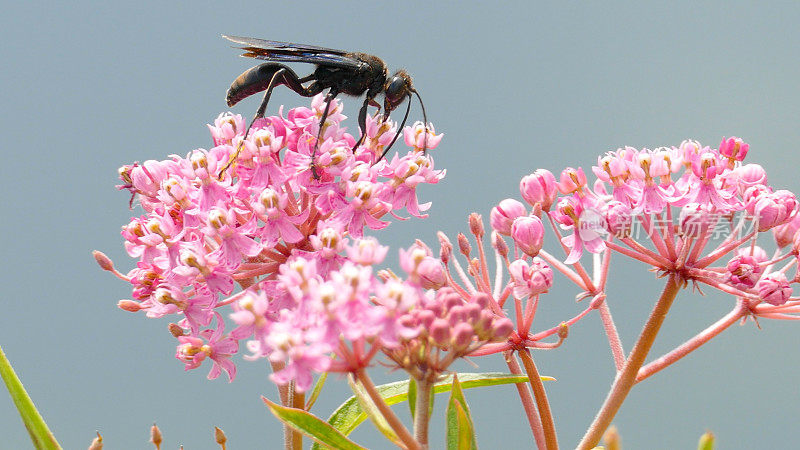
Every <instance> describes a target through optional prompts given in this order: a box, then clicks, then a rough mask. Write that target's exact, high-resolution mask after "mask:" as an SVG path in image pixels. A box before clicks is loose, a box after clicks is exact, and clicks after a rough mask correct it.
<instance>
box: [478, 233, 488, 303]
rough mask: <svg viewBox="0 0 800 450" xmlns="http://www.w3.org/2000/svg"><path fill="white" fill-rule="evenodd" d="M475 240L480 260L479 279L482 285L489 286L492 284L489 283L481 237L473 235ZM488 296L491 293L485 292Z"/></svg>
mask: <svg viewBox="0 0 800 450" xmlns="http://www.w3.org/2000/svg"><path fill="white" fill-rule="evenodd" d="M475 240H476V241H477V243H478V257H479V258H480V261H481V264H480V268H481V276H480V278H481V279H482V280H483V284H484V285H486V286H491V285H492V283H490V282H489V270H488V267H489V265H488V264H487V262H486V252H485V251H484V249H483V236H480V237H479V236H478V235H475ZM475 278H478V277H477V276H476V277H475ZM487 293H488V294H491V291H487Z"/></svg>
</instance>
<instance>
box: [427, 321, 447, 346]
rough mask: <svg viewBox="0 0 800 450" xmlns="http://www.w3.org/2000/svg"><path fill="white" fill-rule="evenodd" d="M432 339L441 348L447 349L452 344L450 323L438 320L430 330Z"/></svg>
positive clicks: (432, 324)
mask: <svg viewBox="0 0 800 450" xmlns="http://www.w3.org/2000/svg"><path fill="white" fill-rule="evenodd" d="M428 330H429V333H430V336H431V339H433V342H434V343H435V344H436V345H438V346H440V347H447V345H448V344H449V343H450V323H449V322H448V321H447V320H445V319H436V320H434V321H433V323H431V325H430V328H428Z"/></svg>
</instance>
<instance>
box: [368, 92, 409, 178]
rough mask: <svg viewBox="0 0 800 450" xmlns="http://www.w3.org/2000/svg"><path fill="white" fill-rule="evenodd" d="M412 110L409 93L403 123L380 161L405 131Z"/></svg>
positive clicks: (384, 150)
mask: <svg viewBox="0 0 800 450" xmlns="http://www.w3.org/2000/svg"><path fill="white" fill-rule="evenodd" d="M410 112H411V95H410V94H409V96H408V106H407V107H406V113H405V115H404V116H403V123H401V124H400V126H399V127H397V133H395V135H394V139H392V142H390V143H389V145H387V146H386V148H385V149H383V153H381V157H380V158H378V161H380V160H382V159H383V157H384V156H386V154H387V153H388V152H389V149H390V148H392V146H393V145H394V143H395V141H397V138H398V137H400V133H402V132H403V127H404V126H406V120H408V113H410ZM378 161H375V162H376V163H377V162H378Z"/></svg>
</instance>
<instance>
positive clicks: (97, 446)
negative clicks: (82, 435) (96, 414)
mask: <svg viewBox="0 0 800 450" xmlns="http://www.w3.org/2000/svg"><path fill="white" fill-rule="evenodd" d="M96 433H97V437H96V438H94V439H92V443H91V444H90V445H89V448H88V450H103V436H100V432H99V431H97V432H96Z"/></svg>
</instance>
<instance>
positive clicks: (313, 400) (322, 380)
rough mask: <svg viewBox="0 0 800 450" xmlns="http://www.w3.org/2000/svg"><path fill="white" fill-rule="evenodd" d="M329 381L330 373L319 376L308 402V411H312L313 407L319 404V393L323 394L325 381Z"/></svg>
mask: <svg viewBox="0 0 800 450" xmlns="http://www.w3.org/2000/svg"><path fill="white" fill-rule="evenodd" d="M327 379H328V372H324V373H323V374H322V375H320V376H319V378H317V382H316V383H314V388H312V389H311V394H309V395H308V400H307V401H306V411H311V407H312V406H314V403H316V402H317V398H318V397H319V393H320V392H322V387H323V386H325V381H326V380H327Z"/></svg>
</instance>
